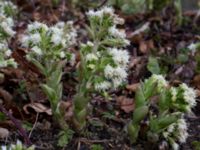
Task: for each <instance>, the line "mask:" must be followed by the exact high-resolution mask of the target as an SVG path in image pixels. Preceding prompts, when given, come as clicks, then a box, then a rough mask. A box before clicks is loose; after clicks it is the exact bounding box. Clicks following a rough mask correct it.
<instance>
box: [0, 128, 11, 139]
mask: <svg viewBox="0 0 200 150" xmlns="http://www.w3.org/2000/svg"><path fill="white" fill-rule="evenodd" d="M8 136H9V131H8V129H6V128H1V127H0V138H2V139H3V138H7V137H8Z"/></svg>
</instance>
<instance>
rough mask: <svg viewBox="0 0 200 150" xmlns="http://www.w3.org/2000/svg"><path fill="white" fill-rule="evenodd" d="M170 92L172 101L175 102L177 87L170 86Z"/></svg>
mask: <svg viewBox="0 0 200 150" xmlns="http://www.w3.org/2000/svg"><path fill="white" fill-rule="evenodd" d="M170 93H171V95H172V101H173V102H175V101H176V98H177V94H178V92H177V89H176V88H174V87H171V88H170Z"/></svg>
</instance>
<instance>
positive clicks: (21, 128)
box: [0, 104, 31, 146]
mask: <svg viewBox="0 0 200 150" xmlns="http://www.w3.org/2000/svg"><path fill="white" fill-rule="evenodd" d="M0 111H1V112H2V113H4V114H5V115H6V116H7V117H8V118H10V120H11V121H12V122H13V123H14V125H15V126H16V128H17V129H18V131H19V133H20V135H21V136H22V137H23V138H24V142H25V144H26V145H27V146H30V145H31V141H30V139H29V137H28V135H27V133H26V130H25V129H24V128H23V127H22V124H21V123H20V121H18V120H17V119H16V118H15V117H13V115H12V114H11V113H10V112H8V111H7V110H6V109H5V108H4V107H3V106H2V105H1V104H0Z"/></svg>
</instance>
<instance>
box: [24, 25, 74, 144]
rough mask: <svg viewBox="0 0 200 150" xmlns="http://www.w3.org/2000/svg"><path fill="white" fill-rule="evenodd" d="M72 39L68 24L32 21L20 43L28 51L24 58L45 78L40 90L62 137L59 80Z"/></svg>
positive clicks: (67, 129) (65, 125) (68, 55)
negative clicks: (48, 24) (49, 24)
mask: <svg viewBox="0 0 200 150" xmlns="http://www.w3.org/2000/svg"><path fill="white" fill-rule="evenodd" d="M75 38H76V32H75V30H74V28H73V27H72V22H68V23H63V22H59V23H57V24H56V25H54V26H52V27H48V26H47V25H45V24H42V23H39V22H34V23H32V24H29V25H28V29H27V31H26V35H24V36H23V38H22V41H21V42H22V46H24V47H26V48H29V49H30V51H29V52H28V53H27V55H26V58H27V59H28V60H29V61H31V62H32V63H33V64H34V65H35V66H37V68H38V69H39V70H40V71H41V73H42V74H43V75H44V76H45V83H44V84H41V87H42V90H43V91H44V93H45V94H46V95H47V97H48V99H49V101H50V104H51V108H52V112H53V116H54V118H55V119H56V120H57V122H58V123H59V125H60V127H61V128H62V129H63V130H64V131H65V133H66V134H68V133H69V132H68V131H69V127H68V125H67V123H66V121H65V119H64V114H63V113H64V112H62V110H61V109H60V100H61V99H62V83H61V78H62V74H63V70H62V69H63V66H64V65H65V64H66V61H72V58H73V57H72V54H70V53H69V52H68V51H66V49H68V48H69V46H71V45H73V44H74V43H75ZM62 133H63V131H62ZM66 140H68V139H66ZM66 142H67V141H66Z"/></svg>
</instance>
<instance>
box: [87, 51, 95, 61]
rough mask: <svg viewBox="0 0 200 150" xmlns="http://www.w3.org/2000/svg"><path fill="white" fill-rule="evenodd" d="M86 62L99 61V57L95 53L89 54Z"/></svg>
mask: <svg viewBox="0 0 200 150" xmlns="http://www.w3.org/2000/svg"><path fill="white" fill-rule="evenodd" d="M85 59H86V61H92V60H98V57H97V56H96V55H95V54H93V53H89V54H87V55H86V56H85Z"/></svg>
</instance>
